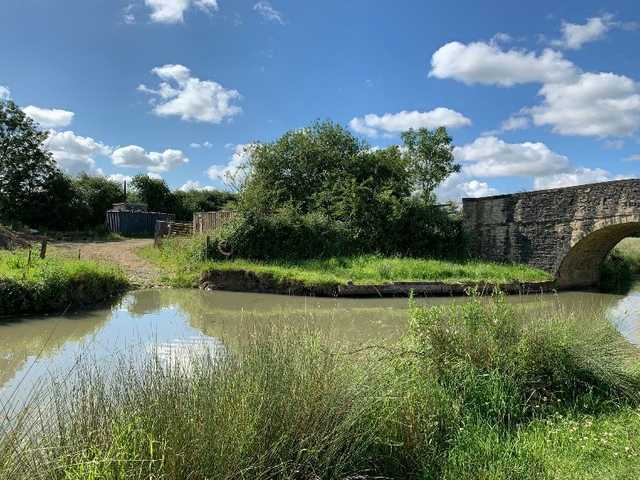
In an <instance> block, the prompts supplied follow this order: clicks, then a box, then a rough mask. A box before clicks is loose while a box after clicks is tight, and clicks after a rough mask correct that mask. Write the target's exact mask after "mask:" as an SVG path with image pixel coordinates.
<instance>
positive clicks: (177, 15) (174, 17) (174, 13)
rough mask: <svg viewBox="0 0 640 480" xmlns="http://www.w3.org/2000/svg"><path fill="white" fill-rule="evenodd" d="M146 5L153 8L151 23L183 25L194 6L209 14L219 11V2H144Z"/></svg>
mask: <svg viewBox="0 0 640 480" xmlns="http://www.w3.org/2000/svg"><path fill="white" fill-rule="evenodd" d="M144 4H145V5H146V6H147V7H149V8H151V21H152V22H157V23H181V22H183V21H184V13H185V12H186V11H187V10H188V9H189V8H191V7H193V6H195V7H197V8H199V9H200V10H202V11H203V12H205V13H208V14H209V13H211V11H212V10H218V1H217V0H144Z"/></svg>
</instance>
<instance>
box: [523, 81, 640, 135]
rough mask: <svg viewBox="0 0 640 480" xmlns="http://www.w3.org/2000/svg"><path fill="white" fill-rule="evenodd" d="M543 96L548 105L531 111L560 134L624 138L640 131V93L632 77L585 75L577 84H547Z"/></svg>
mask: <svg viewBox="0 0 640 480" xmlns="http://www.w3.org/2000/svg"><path fill="white" fill-rule="evenodd" d="M540 94H541V95H543V96H544V102H543V103H542V104H541V105H537V106H535V107H533V108H531V109H529V112H530V113H531V116H532V117H533V121H534V123H535V124H536V125H551V126H552V128H553V131H554V132H556V133H560V134H562V135H594V136H599V137H604V136H607V135H614V136H620V137H623V136H630V135H631V134H633V133H634V132H635V131H636V130H638V128H640V94H638V87H637V84H636V83H635V82H634V81H633V80H632V79H630V78H628V77H625V76H621V75H615V74H613V73H583V74H582V75H580V76H579V77H578V79H577V81H575V82H571V83H563V84H548V85H544V86H543V87H542V88H541V89H540Z"/></svg>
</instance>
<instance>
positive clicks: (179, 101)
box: [138, 64, 243, 123]
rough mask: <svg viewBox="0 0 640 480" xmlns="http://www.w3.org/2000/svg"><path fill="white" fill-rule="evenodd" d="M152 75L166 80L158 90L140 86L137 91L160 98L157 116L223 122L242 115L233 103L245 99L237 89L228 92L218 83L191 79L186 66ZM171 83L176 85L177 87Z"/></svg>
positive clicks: (161, 69)
mask: <svg viewBox="0 0 640 480" xmlns="http://www.w3.org/2000/svg"><path fill="white" fill-rule="evenodd" d="M151 72H152V73H154V74H156V75H158V76H159V77H160V78H161V79H162V80H165V81H164V82H162V83H161V84H160V85H159V86H158V89H157V90H154V89H151V88H148V87H147V86H146V85H139V86H138V90H139V91H142V92H146V93H150V94H152V95H156V96H157V97H158V98H159V99H160V102H159V103H158V104H157V105H156V106H155V108H154V109H153V112H154V113H155V114H156V115H158V116H161V117H166V116H170V115H178V116H179V117H180V118H182V119H183V120H195V121H197V122H210V123H221V122H222V121H223V120H225V119H227V120H228V121H231V119H232V117H233V116H234V115H238V114H240V113H242V109H241V108H240V107H237V106H235V105H232V104H231V102H233V101H234V100H242V99H243V98H242V95H240V93H238V91H237V90H226V89H225V88H224V87H222V85H220V84H219V83H216V82H212V81H210V80H200V79H198V78H195V77H191V71H190V70H189V69H188V68H187V67H185V66H183V65H177V64H173V65H164V66H162V67H156V68H154V69H153V70H152V71H151ZM169 82H174V83H175V84H176V87H173V86H172V85H171V84H170V83H169ZM154 100H155V99H154Z"/></svg>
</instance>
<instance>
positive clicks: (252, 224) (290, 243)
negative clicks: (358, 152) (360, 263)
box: [221, 212, 357, 260]
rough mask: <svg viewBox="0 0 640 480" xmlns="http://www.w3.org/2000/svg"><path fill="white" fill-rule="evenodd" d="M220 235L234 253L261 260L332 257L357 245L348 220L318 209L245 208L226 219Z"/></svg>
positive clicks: (355, 247)
mask: <svg viewBox="0 0 640 480" xmlns="http://www.w3.org/2000/svg"><path fill="white" fill-rule="evenodd" d="M221 238H224V239H225V241H226V243H227V244H228V245H229V246H230V247H231V248H232V249H233V253H234V255H236V256H238V257H241V258H251V259H261V260H267V259H278V258H298V259H303V258H314V257H335V256H341V255H349V254H353V253H354V252H355V251H356V249H357V246H356V244H355V235H354V232H352V231H351V230H350V229H349V226H348V225H347V224H345V223H343V222H339V221H334V220H331V219H330V218H329V217H327V216H325V215H321V214H317V213H312V214H306V215H303V214H299V213H295V212H284V213H282V214H264V213H254V212H248V213H247V212H245V213H243V214H241V215H238V216H237V217H235V218H234V219H233V220H232V221H231V222H230V223H229V225H228V226H227V228H226V230H225V232H224V233H223V234H222V237H221Z"/></svg>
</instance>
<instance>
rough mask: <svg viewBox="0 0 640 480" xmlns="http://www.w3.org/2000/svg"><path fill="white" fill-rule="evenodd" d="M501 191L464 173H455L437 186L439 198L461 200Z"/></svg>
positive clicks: (441, 199) (436, 191)
mask: <svg viewBox="0 0 640 480" xmlns="http://www.w3.org/2000/svg"><path fill="white" fill-rule="evenodd" d="M499 193H500V192H499V191H498V190H496V189H495V188H493V187H490V186H489V185H488V184H487V183H485V182H479V181H478V180H469V179H468V178H467V177H466V176H465V175H464V174H463V173H453V174H451V175H449V177H447V178H446V180H445V181H444V182H442V184H441V185H440V186H439V187H438V188H436V190H435V194H436V196H437V197H438V200H439V201H441V202H446V201H447V200H453V201H454V202H460V201H461V200H462V199H463V198H478V197H489V196H491V195H498V194H499Z"/></svg>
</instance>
